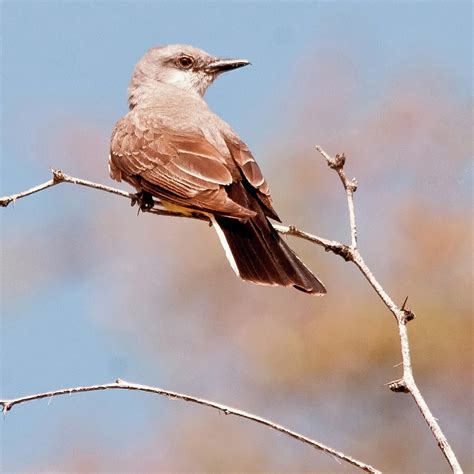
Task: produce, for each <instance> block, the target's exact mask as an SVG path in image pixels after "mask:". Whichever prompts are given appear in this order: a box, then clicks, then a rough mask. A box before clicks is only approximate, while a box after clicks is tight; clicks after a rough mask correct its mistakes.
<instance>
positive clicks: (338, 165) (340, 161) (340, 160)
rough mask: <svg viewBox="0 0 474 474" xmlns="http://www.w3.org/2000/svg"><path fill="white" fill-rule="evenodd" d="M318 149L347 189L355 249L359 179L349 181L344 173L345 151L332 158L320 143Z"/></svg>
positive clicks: (353, 246) (352, 244) (352, 241)
mask: <svg viewBox="0 0 474 474" xmlns="http://www.w3.org/2000/svg"><path fill="white" fill-rule="evenodd" d="M316 150H318V151H319V153H321V155H323V156H324V158H325V159H326V161H327V163H328V166H329V168H331V169H333V170H334V171H336V173H337V174H338V175H339V178H340V179H341V182H342V185H343V186H344V189H345V191H346V196H347V207H348V208H349V225H350V230H351V247H352V248H353V249H354V250H355V249H356V248H357V225H356V219H355V210H354V193H355V192H356V191H357V181H356V180H355V179H352V180H350V181H349V180H348V179H347V177H346V174H345V173H344V164H345V163H346V157H345V155H344V153H343V154H342V155H336V156H335V157H334V158H331V157H330V156H329V155H328V154H327V153H326V152H325V151H324V150H323V149H322V148H321V147H320V146H319V145H316Z"/></svg>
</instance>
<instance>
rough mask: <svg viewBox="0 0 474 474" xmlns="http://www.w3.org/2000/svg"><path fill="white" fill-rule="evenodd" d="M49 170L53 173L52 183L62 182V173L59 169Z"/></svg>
mask: <svg viewBox="0 0 474 474" xmlns="http://www.w3.org/2000/svg"><path fill="white" fill-rule="evenodd" d="M51 172H52V173H53V183H54V184H58V183H62V182H63V181H64V180H65V176H64V173H63V172H62V171H61V170H57V169H52V170H51Z"/></svg>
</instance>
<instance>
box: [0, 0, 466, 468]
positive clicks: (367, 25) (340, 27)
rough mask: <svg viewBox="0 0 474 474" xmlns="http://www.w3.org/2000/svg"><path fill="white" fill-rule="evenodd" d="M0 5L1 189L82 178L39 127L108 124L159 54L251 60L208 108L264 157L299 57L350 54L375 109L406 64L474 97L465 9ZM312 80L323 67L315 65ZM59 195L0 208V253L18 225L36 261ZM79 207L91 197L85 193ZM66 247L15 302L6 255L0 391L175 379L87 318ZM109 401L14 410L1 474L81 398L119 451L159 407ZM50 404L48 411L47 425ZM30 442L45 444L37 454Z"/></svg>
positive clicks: (51, 435) (86, 300) (217, 90)
mask: <svg viewBox="0 0 474 474" xmlns="http://www.w3.org/2000/svg"><path fill="white" fill-rule="evenodd" d="M1 9H2V24H1V30H2V31H1V33H2V98H1V113H2V122H1V125H2V126H1V132H2V148H1V154H2V163H1V172H2V173H1V189H0V193H1V194H2V195H4V194H9V193H13V192H16V191H19V190H21V189H24V188H27V187H29V186H32V185H34V184H37V183H39V182H42V181H45V180H46V179H48V178H49V175H48V169H47V166H57V167H63V168H64V169H65V170H67V171H68V172H70V173H71V174H77V173H80V172H81V169H80V167H79V165H78V164H77V162H73V161H71V162H69V161H68V157H67V153H65V152H64V150H63V149H61V150H62V151H61V154H59V155H58V154H55V149H54V147H53V148H51V147H50V145H48V144H45V142H44V141H43V140H42V139H41V136H40V135H41V133H43V132H44V131H47V133H48V136H54V132H55V129H56V127H57V128H58V129H61V124H62V123H63V122H68V121H71V120H77V121H78V122H80V123H82V124H91V127H97V128H98V129H100V130H105V131H107V130H111V129H112V127H113V124H114V123H115V121H116V120H117V119H118V118H119V117H120V116H121V115H122V114H124V113H125V112H126V88H127V85H128V81H129V78H130V75H131V71H132V69H133V66H134V64H135V63H136V62H137V60H138V59H139V58H140V57H141V55H142V54H143V53H144V52H145V51H146V50H147V49H148V48H149V47H151V46H155V45H161V44H167V43H189V44H193V45H196V46H199V47H201V48H203V49H205V50H208V51H209V52H211V53H213V54H216V55H222V56H225V57H239V58H240V57H243V58H246V59H248V60H250V61H251V62H252V66H251V67H249V68H244V69H242V70H239V71H236V72H235V73H233V74H228V75H226V76H225V77H223V78H222V79H220V80H219V81H217V82H216V84H215V85H214V86H213V87H212V88H211V89H210V91H209V92H208V95H207V99H208V101H209V103H210V105H211V107H212V108H213V110H215V111H216V112H217V113H219V114H220V115H222V116H223V117H224V118H225V119H226V120H227V121H229V122H230V123H231V124H232V126H233V127H234V128H235V129H236V130H237V131H238V132H239V134H240V135H241V136H242V137H243V138H244V139H245V140H246V141H247V142H248V143H249V145H250V146H251V148H252V149H253V150H254V151H255V152H256V153H255V154H256V155H257V156H258V155H260V154H262V155H263V153H259V152H262V150H263V148H264V147H265V146H266V144H267V143H268V142H269V141H271V138H272V135H274V134H275V131H278V132H280V131H281V126H282V123H284V120H283V119H282V116H284V114H285V112H286V110H287V108H288V107H289V104H290V103H291V101H292V93H291V90H292V88H293V87H295V88H298V84H299V82H298V81H297V80H294V78H295V77H296V76H302V77H305V76H306V75H308V74H313V73H314V71H315V69H314V68H312V69H310V70H309V68H305V64H306V61H307V59H308V57H312V55H313V54H314V55H317V54H316V52H317V51H321V50H324V51H328V52H329V53H331V52H332V51H334V54H339V53H341V54H344V55H345V57H348V58H351V61H352V62H353V64H354V65H355V69H356V71H357V75H356V76H355V78H354V80H357V81H358V84H357V86H358V88H359V90H362V91H363V92H362V93H363V96H364V97H365V99H366V100H367V101H368V102H371V103H372V102H373V101H377V100H379V99H381V98H383V96H384V93H385V91H386V87H387V84H388V83H392V82H393V81H394V78H397V77H398V76H399V72H400V71H401V70H402V69H404V68H406V69H414V70H416V68H417V67H418V65H419V64H423V65H433V67H434V68H435V69H436V71H440V73H441V74H445V75H446V76H447V77H449V81H450V82H449V83H450V85H451V87H452V89H453V90H454V91H455V92H454V94H455V95H457V96H458V97H459V98H460V100H461V101H466V102H468V101H470V100H471V94H472V91H471V86H472V65H471V64H470V58H471V39H472V38H471V34H472V33H471V27H472V23H471V12H470V9H471V7H470V3H469V2H464V3H463V2H329V1H328V2H12V1H10V2H2V5H1ZM316 73H317V74H318V75H324V74H326V71H325V70H324V69H321V70H318V67H317V64H316ZM360 107H364V103H363V101H361V102H360ZM85 130H86V131H85V132H84V133H85V135H84V140H85V141H87V140H88V136H87V128H86V129H85ZM103 137H104V138H103V139H102V135H101V139H100V140H99V145H100V150H103V152H104V153H103V155H104V156H103V160H102V162H101V163H96V164H95V165H94V166H92V167H91V168H90V173H91V174H90V175H89V176H83V177H89V178H93V179H96V180H98V181H102V182H108V178H107V171H106V161H107V156H106V152H107V140H108V137H107V135H106V134H105V135H104V136H103ZM53 144H54V142H53ZM264 160H265V158H263V161H264ZM75 166H76V167H78V168H74V167H75ZM78 170H79V171H78ZM109 184H110V183H109ZM62 191H63V192H66V190H62ZM51 192H56V191H51ZM68 192H69V193H70V194H68V195H67V196H66V195H63V194H60V193H59V192H58V193H57V194H54V196H56V197H57V200H56V201H54V200H53V201H52V202H51V201H49V200H48V199H49V198H48V197H47V196H46V194H45V195H44V196H38V197H37V198H35V199H36V200H35V201H33V200H32V199H33V198H32V199H30V201H29V202H28V201H23V202H21V203H20V202H19V203H17V205H16V206H15V207H11V208H8V209H6V210H2V213H1V214H2V217H1V221H0V224H1V225H2V252H3V257H2V259H4V258H5V256H6V254H7V253H9V252H11V251H12V250H11V249H12V248H13V246H14V242H13V241H14V236H15V231H13V229H19V230H20V229H22V230H23V231H25V232H26V231H27V232H29V234H28V235H29V240H28V239H27V240H26V242H31V245H32V250H31V252H34V246H33V243H34V242H35V241H36V240H37V239H42V240H41V242H48V241H49V240H48V239H51V241H52V242H53V244H54V242H55V238H54V236H52V232H53V231H52V230H51V227H50V226H55V228H57V227H56V226H58V225H59V226H60V228H59V230H58V232H66V233H67V227H68V226H70V225H71V222H72V220H71V219H72V217H71V214H74V212H75V211H76V210H79V209H81V206H82V204H81V202H80V201H78V198H77V196H79V194H77V193H76V191H75V190H74V191H73V190H70V189H69V190H68ZM51 196H52V195H51ZM85 199H86V203H89V204H90V203H91V200H92V199H93V197H91V196H89V195H88V196H87V197H86V198H85ZM34 203H36V204H34ZM76 218H77V219H78V220H80V219H84V223H85V225H89V224H88V221H87V217H86V216H85V214H81V213H80V212H79V213H78V214H77V217H76ZM69 237H70V239H71V242H72V243H73V244H72V245H80V242H78V241H76V240H75V236H74V235H70V236H69ZM22 242H23V244H25V240H23V241H22ZM28 245H29V244H28ZM29 251H30V250H28V252H29ZM28 252H27V251H26V250H25V255H29V253H28ZM70 253H71V258H72V259H74V258H77V267H76V269H74V270H71V271H70V272H69V273H68V274H65V273H61V272H60V270H61V265H60V264H59V263H58V262H52V261H48V260H42V259H40V260H39V261H36V260H33V261H34V262H36V264H37V265H38V268H39V270H40V266H41V265H45V264H46V265H48V267H49V266H50V267H52V268H53V269H54V268H58V269H59V270H58V272H59V274H60V275H61V277H58V278H57V279H53V280H52V281H49V280H46V281H45V282H44V283H42V285H43V286H39V287H37V288H36V289H34V288H33V289H30V290H29V293H27V294H25V293H21V285H22V278H24V275H23V273H22V268H25V272H26V268H27V267H28V262H26V263H24V262H15V271H18V272H19V276H18V281H13V282H12V281H10V280H9V281H6V279H5V277H4V281H3V285H5V288H6V290H4V297H3V299H2V302H1V310H2V327H1V352H2V384H1V393H2V396H3V395H5V396H16V395H22V394H27V393H30V392H36V391H41V390H48V389H51V388H55V387H62V386H74V385H79V384H89V383H91V384H92V383H100V382H106V381H110V380H112V379H113V378H114V377H115V376H116V375H117V372H119V375H121V376H122V377H123V378H127V377H128V376H130V377H132V378H133V379H134V380H136V381H142V382H143V383H147V381H150V380H153V379H159V380H166V381H169V383H170V384H172V382H173V378H172V374H169V373H167V369H166V367H162V366H161V364H160V362H159V361H147V360H144V358H143V357H142V354H141V352H140V348H139V346H140V340H137V341H135V342H133V343H130V345H128V346H124V345H123V343H121V342H118V341H120V339H117V338H116V337H115V336H114V335H110V334H108V333H107V331H106V330H105V329H104V327H103V326H101V325H100V324H99V323H97V321H96V320H95V319H93V318H89V317H88V314H89V313H90V312H92V311H94V310H96V306H97V305H100V304H101V303H100V298H99V296H98V293H99V290H98V289H97V288H99V289H101V288H104V287H105V285H106V284H107V283H106V281H102V280H101V277H100V275H96V274H93V275H92V276H90V275H89V276H88V269H87V268H86V267H83V266H82V265H81V261H80V256H79V257H75V254H74V250H70ZM94 258H97V259H100V258H101V256H100V255H97V256H94ZM12 269H13V266H12ZM61 271H62V270H61ZM22 275H23V276H22ZM101 285H102V286H101ZM17 287H18V288H20V289H18V288H17ZM18 294H20V295H21V297H18V296H15V295H18ZM102 304H103V303H102ZM203 312H205V309H203ZM64 318H67V321H68V323H67V324H64ZM196 330H197V329H196ZM124 331H125V330H124ZM85 347H86V348H87V350H84V348H85ZM58 354H60V357H58ZM189 375H190V376H192V374H191V373H190V374H189ZM171 388H173V387H171ZM116 395H117V394H115V393H114V394H108V395H104V394H96V395H94V394H91V395H90V396H85V397H83V398H81V399H80V400H79V399H78V398H75V399H74V400H73V401H72V400H67V399H55V400H53V401H52V402H51V405H50V406H49V407H48V408H47V409H46V408H45V405H46V403H47V402H45V401H41V402H38V403H32V404H30V405H25V406H21V407H18V408H17V409H15V410H14V412H13V413H12V414H9V415H8V416H7V417H6V419H5V420H4V421H3V422H2V436H3V439H2V446H3V455H2V463H3V471H4V472H19V471H21V470H23V469H33V468H34V467H35V466H38V465H48V462H49V460H50V458H51V455H52V454H51V453H52V452H53V451H54V449H57V447H58V446H61V445H63V446H67V445H68V443H70V441H69V438H68V436H67V435H64V436H63V435H61V433H62V431H61V421H58V419H59V420H60V419H61V418H63V419H65V420H67V419H69V418H68V417H74V414H73V412H74V409H76V408H77V407H78V406H79V405H80V406H81V407H82V408H81V410H83V411H81V412H80V413H86V414H87V416H88V417H90V418H93V417H95V416H97V417H98V416H100V417H102V418H101V419H103V420H104V425H105V424H107V423H111V422H112V420H115V422H117V423H118V425H120V426H124V427H126V429H127V430H126V431H127V432H126V433H120V436H119V434H118V432H116V433H115V434H113V435H111V434H110V431H107V433H106V434H103V436H102V437H101V433H100V429H101V428H100V427H99V428H97V430H98V432H95V433H94V434H93V435H92V434H91V436H96V437H97V438H98V439H101V442H103V443H104V450H106V451H107V450H109V451H111V452H113V450H114V449H121V448H123V449H125V448H126V447H128V446H129V445H130V443H131V441H132V440H133V439H135V437H136V436H137V435H138V434H139V433H140V432H141V431H142V430H143V429H144V427H145V426H147V424H146V418H147V417H148V416H149V414H150V413H151V406H152V405H153V401H152V400H151V399H150V398H147V397H144V398H143V399H142V400H141V402H140V404H139V405H138V408H137V410H136V411H135V412H134V413H131V412H130V411H129V410H128V408H127V404H128V403H130V402H131V401H132V400H136V394H120V396H116ZM105 396H106V397H107V400H108V403H107V404H105V406H104V405H103V404H102V405H101V406H100V409H99V408H98V407H97V405H96V402H97V400H98V399H102V398H101V397H105ZM134 406H135V407H137V405H134ZM161 406H162V407H163V409H164V410H167V409H168V406H166V405H164V404H163V405H161ZM51 410H57V413H58V415H56V416H54V417H53V416H50V411H51ZM117 413H119V415H117ZM166 413H167V412H166ZM76 416H78V417H79V416H80V415H76ZM163 416H166V415H165V414H163ZM104 433H105V430H104ZM107 437H109V439H108V441H104V439H106V438H107ZM25 440H41V442H42V445H41V446H39V445H38V443H35V442H33V441H32V442H31V444H30V443H29V442H28V441H25Z"/></svg>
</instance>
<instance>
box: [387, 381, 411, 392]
mask: <svg viewBox="0 0 474 474" xmlns="http://www.w3.org/2000/svg"><path fill="white" fill-rule="evenodd" d="M387 385H388V388H389V389H390V390H391V391H392V392H397V393H410V390H408V387H407V384H406V382H405V379H403V378H401V379H398V380H394V381H393V382H389V383H388V384H387Z"/></svg>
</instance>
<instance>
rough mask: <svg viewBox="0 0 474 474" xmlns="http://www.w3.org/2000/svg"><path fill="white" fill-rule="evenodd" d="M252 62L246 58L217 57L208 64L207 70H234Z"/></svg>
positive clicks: (211, 71) (214, 71)
mask: <svg viewBox="0 0 474 474" xmlns="http://www.w3.org/2000/svg"><path fill="white" fill-rule="evenodd" d="M249 64H250V62H249V61H247V60H246V59H216V60H215V61H213V62H212V63H210V64H208V65H207V66H206V72H209V73H213V74H219V73H221V72H226V71H232V69H238V68H239V67H244V66H248V65H249Z"/></svg>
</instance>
